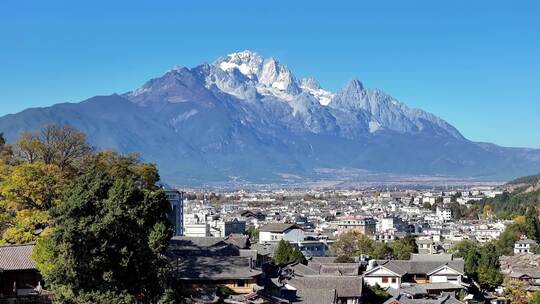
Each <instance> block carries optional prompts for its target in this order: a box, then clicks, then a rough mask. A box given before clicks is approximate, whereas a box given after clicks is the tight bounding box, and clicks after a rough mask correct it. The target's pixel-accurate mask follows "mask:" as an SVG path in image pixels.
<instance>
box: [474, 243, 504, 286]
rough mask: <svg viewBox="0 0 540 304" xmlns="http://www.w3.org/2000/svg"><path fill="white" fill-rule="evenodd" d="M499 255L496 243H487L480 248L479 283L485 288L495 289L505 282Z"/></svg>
mask: <svg viewBox="0 0 540 304" xmlns="http://www.w3.org/2000/svg"><path fill="white" fill-rule="evenodd" d="M499 266H500V265H499V255H498V254H497V250H496V247H495V245H494V244H492V243H487V244H485V245H484V246H483V247H481V248H480V259H479V261H478V283H479V284H480V287H482V289H484V290H493V289H495V288H496V287H497V286H499V285H501V283H502V282H503V276H502V274H501V273H500V271H499Z"/></svg>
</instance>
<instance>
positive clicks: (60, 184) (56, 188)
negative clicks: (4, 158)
mask: <svg viewBox="0 0 540 304" xmlns="http://www.w3.org/2000/svg"><path fill="white" fill-rule="evenodd" d="M68 184H69V182H68V180H67V179H66V177H65V176H64V174H63V173H62V171H61V170H60V168H59V167H58V166H56V165H54V164H50V165H47V164H44V163H42V162H36V163H22V164H20V165H17V166H7V165H1V164H0V196H1V197H2V200H1V201H0V205H1V207H3V208H5V209H10V210H23V209H39V210H48V209H49V208H51V207H53V206H54V205H56V204H57V203H58V201H59V200H60V197H61V196H62V195H63V193H64V191H65V190H66V188H67V186H68Z"/></svg>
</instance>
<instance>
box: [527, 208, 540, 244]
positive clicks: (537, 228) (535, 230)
mask: <svg viewBox="0 0 540 304" xmlns="http://www.w3.org/2000/svg"><path fill="white" fill-rule="evenodd" d="M525 231H526V234H527V237H529V238H530V239H533V240H536V241H540V221H539V220H538V212H537V211H536V207H534V206H530V207H529V208H528V209H527V212H526V213H525Z"/></svg>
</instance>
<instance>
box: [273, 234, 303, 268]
mask: <svg viewBox="0 0 540 304" xmlns="http://www.w3.org/2000/svg"><path fill="white" fill-rule="evenodd" d="M272 262H273V263H274V264H275V265H278V266H283V265H286V264H289V263H306V258H305V257H304V254H303V253H302V252H301V251H300V250H298V249H297V248H294V247H293V246H292V245H291V244H290V243H289V242H287V241H284V240H281V241H279V243H278V245H277V247H276V249H275V251H274V256H273V258H272Z"/></svg>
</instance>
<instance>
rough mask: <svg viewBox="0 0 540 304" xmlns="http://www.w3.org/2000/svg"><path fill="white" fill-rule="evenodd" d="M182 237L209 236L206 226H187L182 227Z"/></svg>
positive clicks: (208, 229)
mask: <svg viewBox="0 0 540 304" xmlns="http://www.w3.org/2000/svg"><path fill="white" fill-rule="evenodd" d="M184 235H185V236H189V237H206V236H211V233H210V226H209V225H208V224H188V225H184Z"/></svg>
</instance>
